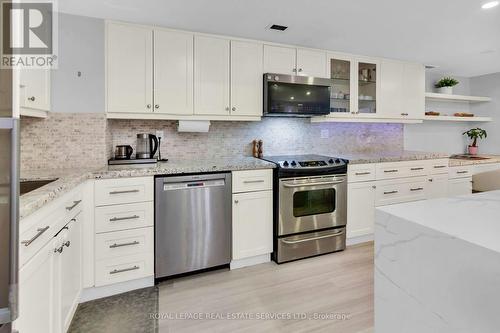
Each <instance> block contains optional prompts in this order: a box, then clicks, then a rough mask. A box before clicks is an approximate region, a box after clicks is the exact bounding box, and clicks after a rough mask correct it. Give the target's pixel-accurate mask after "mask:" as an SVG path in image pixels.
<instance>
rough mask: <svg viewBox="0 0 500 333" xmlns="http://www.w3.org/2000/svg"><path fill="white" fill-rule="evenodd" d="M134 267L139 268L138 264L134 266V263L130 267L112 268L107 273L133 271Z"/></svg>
mask: <svg viewBox="0 0 500 333" xmlns="http://www.w3.org/2000/svg"><path fill="white" fill-rule="evenodd" d="M136 269H139V266H135V265H134V266H133V267H130V268H124V269H114V270H112V271H111V272H109V274H116V273H123V272H128V271H134V270H136Z"/></svg>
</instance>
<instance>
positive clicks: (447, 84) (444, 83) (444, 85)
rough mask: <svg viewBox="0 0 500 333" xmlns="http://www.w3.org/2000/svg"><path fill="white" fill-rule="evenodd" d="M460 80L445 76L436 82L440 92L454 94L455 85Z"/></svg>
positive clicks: (435, 85)
mask: <svg viewBox="0 0 500 333" xmlns="http://www.w3.org/2000/svg"><path fill="white" fill-rule="evenodd" d="M458 83H459V82H458V81H457V80H455V79H454V78H452V77H448V76H445V77H443V78H442V79H441V80H439V81H438V82H436V83H435V84H434V87H436V88H437V92H438V93H440V94H449V95H451V94H453V87H454V86H456V85H457V84H458Z"/></svg>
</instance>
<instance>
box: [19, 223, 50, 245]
mask: <svg viewBox="0 0 500 333" xmlns="http://www.w3.org/2000/svg"><path fill="white" fill-rule="evenodd" d="M49 228H50V227H49V226H46V227H45V228H38V229H36V231H37V233H36V235H35V236H33V237H31V239H28V240H23V241H22V242H21V244H24V246H30V244H31V243H33V242H34V241H35V240H36V239H37V238H38V237H40V236H41V235H42V234H43V233H44V232H45V231H47V230H49Z"/></svg>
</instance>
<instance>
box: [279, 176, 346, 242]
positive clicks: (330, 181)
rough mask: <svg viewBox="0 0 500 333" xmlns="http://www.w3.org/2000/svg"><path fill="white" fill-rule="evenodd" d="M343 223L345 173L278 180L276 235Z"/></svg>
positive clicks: (344, 222) (344, 211)
mask: <svg viewBox="0 0 500 333" xmlns="http://www.w3.org/2000/svg"><path fill="white" fill-rule="evenodd" d="M346 222H347V177H346V176H345V175H328V176H317V177H300V178H284V179H280V182H279V223H278V236H283V235H290V234H296V233H300V232H306V231H312V230H318V229H325V228H332V227H339V226H345V225H346Z"/></svg>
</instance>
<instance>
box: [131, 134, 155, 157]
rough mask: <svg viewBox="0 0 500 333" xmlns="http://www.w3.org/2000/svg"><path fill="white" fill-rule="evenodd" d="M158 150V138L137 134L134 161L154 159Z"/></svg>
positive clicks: (151, 135)
mask: <svg viewBox="0 0 500 333" xmlns="http://www.w3.org/2000/svg"><path fill="white" fill-rule="evenodd" d="M157 150H158V138H157V137H156V135H153V134H147V133H139V134H137V143H136V146H135V152H136V154H135V158H136V159H151V158H154V156H155V154H156V151H157Z"/></svg>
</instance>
